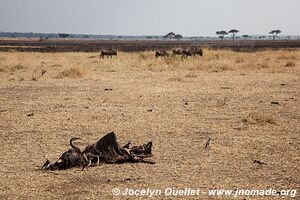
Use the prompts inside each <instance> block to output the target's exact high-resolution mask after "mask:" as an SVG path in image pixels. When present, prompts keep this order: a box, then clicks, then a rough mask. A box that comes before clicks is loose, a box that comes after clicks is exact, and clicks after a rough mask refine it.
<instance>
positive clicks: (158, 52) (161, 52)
mask: <svg viewBox="0 0 300 200" xmlns="http://www.w3.org/2000/svg"><path fill="white" fill-rule="evenodd" d="M165 56H166V57H168V56H169V53H168V52H167V51H165V50H159V51H156V52H155V58H158V57H165Z"/></svg>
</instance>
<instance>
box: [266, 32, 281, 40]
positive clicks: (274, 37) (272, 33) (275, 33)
mask: <svg viewBox="0 0 300 200" xmlns="http://www.w3.org/2000/svg"><path fill="white" fill-rule="evenodd" d="M280 33H281V30H271V31H270V32H269V34H271V35H272V36H273V40H275V39H276V36H277V35H278V34H280Z"/></svg>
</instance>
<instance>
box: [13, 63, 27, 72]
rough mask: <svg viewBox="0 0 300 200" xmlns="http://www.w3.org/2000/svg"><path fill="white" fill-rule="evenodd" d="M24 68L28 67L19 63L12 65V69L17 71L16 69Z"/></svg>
mask: <svg viewBox="0 0 300 200" xmlns="http://www.w3.org/2000/svg"><path fill="white" fill-rule="evenodd" d="M22 69H26V67H24V66H23V65H20V64H17V65H15V66H12V67H11V68H10V71H11V72H15V71H18V70H22Z"/></svg>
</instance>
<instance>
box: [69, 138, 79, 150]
mask: <svg viewBox="0 0 300 200" xmlns="http://www.w3.org/2000/svg"><path fill="white" fill-rule="evenodd" d="M75 140H81V138H78V137H73V138H71V140H70V145H71V147H72V148H73V149H76V150H78V151H80V149H79V148H78V147H76V146H75V145H74V144H73V142H74V141H75Z"/></svg>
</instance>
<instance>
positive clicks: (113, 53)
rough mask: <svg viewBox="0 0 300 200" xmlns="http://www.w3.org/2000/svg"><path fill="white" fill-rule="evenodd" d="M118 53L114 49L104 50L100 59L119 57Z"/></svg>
mask: <svg viewBox="0 0 300 200" xmlns="http://www.w3.org/2000/svg"><path fill="white" fill-rule="evenodd" d="M117 54H118V53H117V51H115V50H113V49H107V50H103V51H101V53H100V59H101V58H103V59H104V56H107V58H109V57H110V58H112V56H117Z"/></svg>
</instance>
